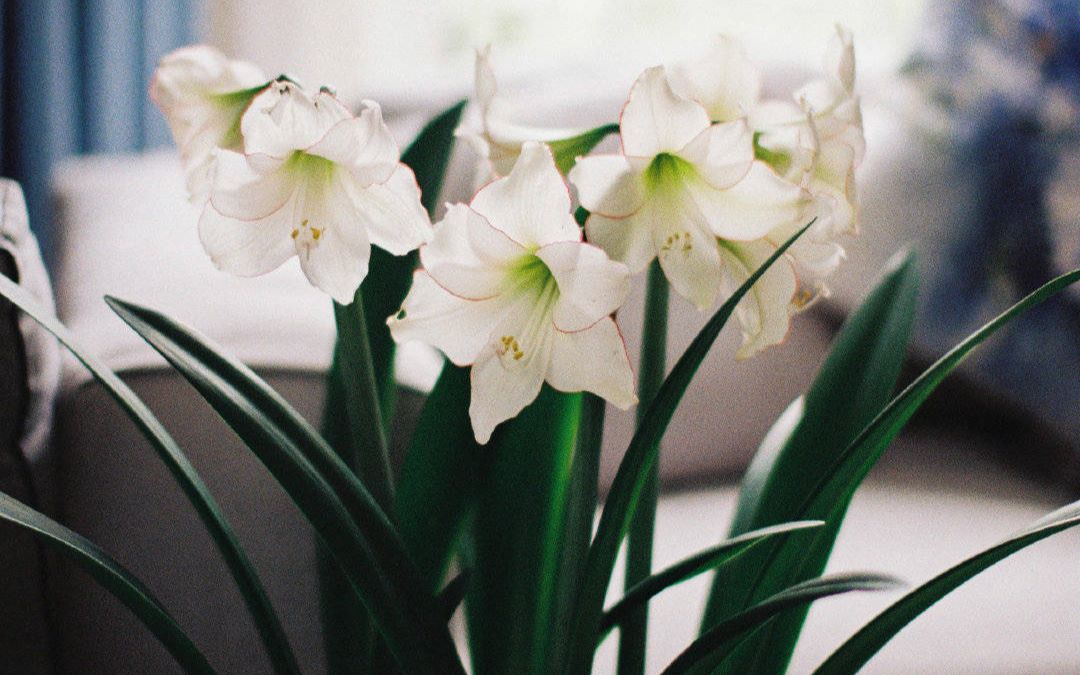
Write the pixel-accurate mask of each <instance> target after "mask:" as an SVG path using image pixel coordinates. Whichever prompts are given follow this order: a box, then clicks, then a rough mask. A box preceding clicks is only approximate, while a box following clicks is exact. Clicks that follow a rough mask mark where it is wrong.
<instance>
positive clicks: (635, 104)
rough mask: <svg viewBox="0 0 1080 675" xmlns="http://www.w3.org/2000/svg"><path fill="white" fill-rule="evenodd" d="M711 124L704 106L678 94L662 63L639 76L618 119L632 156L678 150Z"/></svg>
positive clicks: (628, 152)
mask: <svg viewBox="0 0 1080 675" xmlns="http://www.w3.org/2000/svg"><path fill="white" fill-rule="evenodd" d="M708 127H709V114H708V113H707V112H705V108H703V107H701V105H700V104H699V103H696V102H694V101H691V100H689V99H685V98H680V97H679V96H676V95H675V93H674V92H673V91H672V90H671V86H670V85H669V84H668V81H667V77H666V76H665V74H664V69H663V68H662V67H660V66H656V67H653V68H649V69H648V70H646V71H645V72H644V73H642V75H641V76H640V77H639V78H638V79H637V81H636V82H635V83H634V86H633V87H632V88H631V89H630V96H629V98H628V99H627V101H626V105H625V106H624V107H623V110H622V117H621V118H620V120H619V129H620V131H621V133H622V146H623V153H624V154H626V155H627V156H633V157H653V156H655V155H658V154H660V153H662V152H672V153H674V152H678V151H679V150H681V149H682V148H683V147H684V146H685V145H686V144H687V143H689V142H690V141H691V140H693V138H694V137H695V136H697V135H698V134H699V133H701V132H702V131H703V130H705V129H707V128H708Z"/></svg>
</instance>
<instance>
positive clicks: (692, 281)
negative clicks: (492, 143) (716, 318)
mask: <svg viewBox="0 0 1080 675" xmlns="http://www.w3.org/2000/svg"><path fill="white" fill-rule="evenodd" d="M620 130H621V133H622V149H623V153H622V154H621V155H608V156H596V157H585V158H582V159H580V160H579V161H578V163H577V165H576V166H575V167H574V169H573V170H572V171H571V172H570V176H569V178H570V181H571V182H572V183H573V184H574V186H575V187H576V188H577V191H578V196H579V198H580V199H581V204H582V206H584V207H585V208H586V209H588V210H589V211H590V212H591V215H590V216H589V219H588V221H586V223H585V231H586V234H587V236H588V239H589V241H590V242H592V243H595V244H597V245H598V246H600V247H601V248H603V249H604V250H605V251H607V253H608V255H610V256H611V257H612V258H614V259H615V260H619V261H621V262H624V263H626V264H627V266H629V267H630V269H631V271H635V272H636V271H639V270H641V269H643V268H644V267H645V266H646V265H647V264H648V263H649V262H650V261H651V260H652V259H653V258H656V257H658V258H659V261H660V266H661V267H662V268H663V270H664V274H665V276H666V277H667V279H668V281H669V282H670V283H671V286H672V288H674V289H675V291H676V292H677V293H679V294H680V295H682V296H683V297H685V298H687V299H688V300H690V301H691V302H693V303H694V304H695V305H697V306H698V307H699V308H701V309H706V308H708V307H710V306H711V305H712V304H713V303H714V302H715V301H716V298H717V295H718V294H719V292H720V290H721V288H722V287H723V286H724V274H725V272H724V270H723V266H724V262H725V259H726V256H725V255H724V253H723V250H722V246H721V244H723V243H724V242H731V243H734V244H737V243H738V242H752V241H755V240H759V239H761V238H762V237H764V236H766V235H767V234H768V233H769V232H771V231H773V230H775V229H776V228H778V227H782V226H786V225H788V224H792V223H802V222H805V220H806V219H808V217H807V207H808V204H809V201H808V196H807V195H806V193H805V192H804V191H803V190H802V189H800V188H799V186H797V185H794V184H792V183H790V182H788V181H785V180H784V179H783V178H781V177H780V176H779V175H778V174H777V173H776V172H775V171H773V170H772V169H771V168H770V167H768V166H767V165H765V164H764V163H762V162H760V161H755V160H754V148H753V135H752V134H751V131H750V128H749V127H748V126H747V124H746V120H745V119H744V118H737V119H734V120H730V121H726V122H723V123H720V124H713V123H712V122H711V120H710V117H709V113H708V112H707V111H706V109H705V108H704V107H703V106H702V105H701V104H700V103H698V102H696V101H692V100H690V99H687V98H683V97H681V96H678V95H677V94H675V92H674V91H672V88H671V86H670V84H669V83H668V80H667V77H666V76H665V72H664V69H663V68H661V67H656V68H650V69H649V70H647V71H645V73H644V74H643V75H642V76H641V77H640V78H638V80H637V82H636V83H635V84H634V86H633V88H632V89H631V90H630V96H629V99H628V101H627V103H626V106H625V107H624V108H623V112H622V118H621V120H620Z"/></svg>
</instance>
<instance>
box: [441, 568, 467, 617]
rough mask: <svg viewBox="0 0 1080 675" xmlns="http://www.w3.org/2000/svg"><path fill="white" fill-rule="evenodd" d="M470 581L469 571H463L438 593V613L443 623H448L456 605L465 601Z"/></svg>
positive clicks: (455, 609)
mask: <svg viewBox="0 0 1080 675" xmlns="http://www.w3.org/2000/svg"><path fill="white" fill-rule="evenodd" d="M470 579H471V575H470V573H469V570H465V571H463V572H461V573H459V574H458V575H457V576H456V577H454V578H453V579H451V580H450V583H448V584H446V587H445V588H443V589H442V592H440V593H439V611H440V613H441V615H442V618H443V620H444V621H449V620H450V617H452V616H454V612H456V611H457V608H458V605H460V604H461V601H462V600H464V599H465V593H466V592H467V591H468V590H469V580H470Z"/></svg>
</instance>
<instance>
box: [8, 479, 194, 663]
mask: <svg viewBox="0 0 1080 675" xmlns="http://www.w3.org/2000/svg"><path fill="white" fill-rule="evenodd" d="M0 519H2V520H6V521H8V522H11V523H14V524H15V525H18V526H19V527H22V528H25V529H26V530H28V531H29V532H31V533H33V534H34V535H35V536H37V537H38V539H40V540H41V541H42V542H44V543H45V544H48V545H49V546H50V547H51V548H53V549H55V550H56V551H58V552H59V553H60V554H62V555H64V556H65V557H67V558H69V559H71V560H73V561H74V562H75V563H76V564H78V565H79V567H81V568H82V569H83V570H85V571H86V572H87V573H88V574H89V575H90V576H91V577H93V578H94V580H95V581H97V582H98V583H99V584H101V585H102V587H104V588H105V589H106V590H107V591H109V592H110V593H112V594H113V595H114V596H116V598H117V599H118V600H119V601H120V602H122V603H124V606H125V607H127V608H128V609H130V610H131V612H132V613H133V614H134V615H135V616H136V617H137V618H138V619H139V621H140V622H142V624H143V625H144V626H146V627H147V628H148V629H150V632H152V633H153V634H154V637H156V638H157V639H158V640H160V641H161V644H163V645H164V646H165V648H166V649H168V650H169V653H170V654H172V656H173V658H174V659H176V662H177V663H178V664H180V666H181V667H182V668H183V669H184V671H185V672H188V673H213V672H214V669H213V668H211V667H210V663H209V662H208V661H207V660H206V657H205V656H203V654H202V652H200V651H199V649H198V647H196V646H195V645H194V644H193V643H192V642H191V640H190V639H189V638H188V636H187V635H186V634H185V633H184V631H183V629H182V628H180V626H179V625H178V624H177V623H176V620H175V619H173V618H172V616H171V615H170V614H169V612H168V611H166V610H165V608H164V607H162V605H161V603H160V602H158V600H157V598H155V597H154V595H153V594H152V593H151V592H150V589H148V588H147V587H146V586H144V585H143V584H142V582H140V581H139V580H138V579H136V578H135V577H134V576H132V575H131V573H130V572H128V571H127V570H126V569H124V568H123V567H121V566H120V565H119V564H118V563H117V562H116V561H115V560H113V559H112V558H110V557H109V556H108V555H106V553H105V552H104V551H102V550H101V549H100V548H98V547H97V546H95V545H94V544H93V542H91V541H89V540H88V539H86V538H84V537H82V536H80V535H78V534H76V533H74V532H72V531H71V530H69V529H67V528H66V527H64V526H63V525H60V524H59V523H57V522H56V521H54V520H52V519H50V518H49V517H47V516H45V515H44V514H42V513H39V512H38V511H35V510H34V509H32V508H30V507H29V506H26V505H25V504H23V503H21V502H19V501H17V500H15V499H13V498H11V497H10V496H8V495H6V494H4V493H3V492H0Z"/></svg>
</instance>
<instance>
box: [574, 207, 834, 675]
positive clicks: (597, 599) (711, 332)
mask: <svg viewBox="0 0 1080 675" xmlns="http://www.w3.org/2000/svg"><path fill="white" fill-rule="evenodd" d="M812 224H813V221H811V222H810V223H808V224H807V225H806V226H804V227H803V228H801V229H800V230H799V231H798V232H796V233H795V234H794V235H792V237H791V238H790V239H788V240H787V241H786V242H784V244H783V245H781V246H780V247H779V248H777V250H776V251H775V252H774V253H773V255H771V256H770V257H769V259H768V260H766V261H765V263H764V264H763V265H762V266H761V267H760V268H758V269H757V270H756V271H755V272H754V273H753V274H751V275H750V277H749V278H748V279H747V280H746V282H745V283H743V284H742V285H741V286H740V287H739V288H738V289H736V291H735V292H734V293H733V294H732V295H731V297H730V298H728V299H727V300H726V301H725V302H724V304H723V305H721V306H720V309H718V310H717V311H716V313H715V314H713V316H712V317H711V318H710V319H709V321H708V322H707V323H706V324H705V326H704V327H703V328H702V329H701V331H700V332H699V333H698V334H697V336H696V337H695V338H694V340H693V342H691V343H690V346H689V347H688V348H687V350H686V352H684V353H683V355H682V357H680V358H679V361H678V362H677V363H676V364H675V367H674V368H673V369H672V370H671V373H670V374H669V375H668V377H667V379H665V380H664V384H663V385H662V386H661V387H660V391H659V392H658V393H657V395H656V399H655V400H654V401H653V403H652V405H650V406H649V408H648V410H647V411H646V413H645V417H644V418H643V420H642V423H641V424H640V425H639V426H638V429H637V431H636V432H635V433H634V437H633V438H632V439H631V441H630V445H629V447H628V448H627V449H626V454H625V455H624V456H623V459H622V462H620V464H619V469H618V471H617V472H616V474H615V480H614V482H613V483H612V486H611V491H610V492H609V493H608V497H607V501H606V502H605V504H604V510H603V512H602V513H601V515H600V524H599V526H598V527H597V531H596V536H595V537H594V538H593V543H592V546H591V547H590V548H589V558H588V562H587V565H586V573H585V581H584V583H583V584H582V590H581V594H580V598H579V602H578V608H577V612H576V615H575V619H574V639H575V642H574V649H573V650H572V653H571V659H572V660H571V664H570V668H569V670H570V672H572V673H588V672H589V671H590V670H591V668H592V660H593V650H594V649H595V646H596V636H597V634H598V633H599V627H600V618H601V615H602V614H603V603H604V596H605V594H606V593H607V587H608V583H609V582H610V580H611V573H612V569H613V568H614V565H615V557H616V555H617V554H618V552H619V544H620V543H621V542H622V539H623V537H624V536H625V535H626V530H627V528H628V527H629V525H630V519H631V518H633V515H634V510H635V507H636V505H637V501H638V498H639V496H640V495H641V491H642V489H643V488H644V487H645V483H646V481H647V480H648V476H649V472H650V471H651V469H652V465H653V463H655V462H656V459H657V447H658V445H659V443H660V439H661V438H662V437H663V435H664V432H665V431H666V430H667V425H668V423H669V422H670V421H671V417H672V415H674V414H675V408H676V407H677V406H678V404H679V401H680V400H681V399H682V396H683V394H684V393H685V392H686V388H687V387H688V386H689V385H690V381H691V380H692V379H693V377H694V373H696V372H697V369H698V367H699V366H700V365H701V362H702V361H703V360H704V359H705V356H706V355H707V354H708V352H709V348H710V347H712V344H713V342H714V341H715V340H716V337H717V336H718V335H719V334H720V330H721V329H722V328H723V327H724V324H726V323H727V320H728V318H730V317H731V314H732V313H733V312H734V311H735V307H736V305H738V304H739V301H741V300H742V298H743V297H744V296H745V295H746V294H747V292H749V290H750V288H751V286H753V285H754V283H756V282H757V280H758V279H760V278H761V275H762V274H764V273H765V271H766V270H767V269H768V268H769V266H771V265H772V264H773V263H774V262H776V261H777V260H778V259H779V258H780V256H782V255H783V254H784V252H785V251H787V249H788V248H789V247H790V246H791V245H792V244H794V243H795V241H796V240H797V239H798V238H799V237H800V236H802V234H803V233H804V232H806V230H807V228H809V227H810V225H812Z"/></svg>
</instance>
